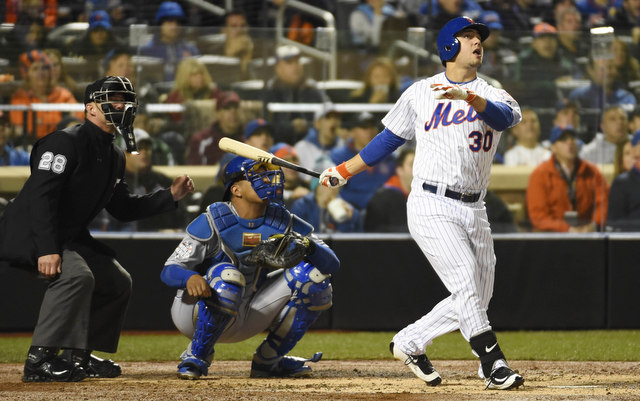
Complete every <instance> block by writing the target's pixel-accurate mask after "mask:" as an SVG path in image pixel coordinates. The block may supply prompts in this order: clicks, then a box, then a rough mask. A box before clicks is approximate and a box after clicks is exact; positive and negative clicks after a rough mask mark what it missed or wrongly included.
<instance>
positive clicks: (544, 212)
mask: <svg viewBox="0 0 640 401" xmlns="http://www.w3.org/2000/svg"><path fill="white" fill-rule="evenodd" d="M549 141H550V142H551V152H552V156H551V158H549V160H547V161H544V162H542V163H540V164H539V165H538V167H536V169H535V170H533V172H532V173H531V176H530V177H529V184H528V186H527V211H528V213H529V219H530V221H531V225H532V227H533V230H534V231H557V232H591V231H596V230H597V229H598V228H599V227H602V225H603V224H604V222H605V221H606V218H607V202H608V194H609V185H608V183H607V182H606V180H605V178H604V176H603V175H602V174H601V173H600V170H598V167H596V165H595V164H593V163H591V162H588V161H586V160H581V159H580V158H579V157H578V143H577V141H576V132H575V130H574V129H573V127H571V126H566V127H564V128H561V127H558V126H556V127H554V128H553V130H552V131H551V136H550V138H549Z"/></svg>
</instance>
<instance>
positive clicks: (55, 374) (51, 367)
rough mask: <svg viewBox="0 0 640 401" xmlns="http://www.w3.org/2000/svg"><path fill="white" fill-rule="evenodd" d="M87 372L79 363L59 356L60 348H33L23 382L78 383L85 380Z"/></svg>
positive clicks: (27, 361) (25, 368)
mask: <svg viewBox="0 0 640 401" xmlns="http://www.w3.org/2000/svg"><path fill="white" fill-rule="evenodd" d="M86 377H87V372H85V370H84V369H83V368H82V366H80V365H79V364H77V363H72V362H69V361H66V360H64V359H62V358H61V357H60V356H58V348H53V347H31V348H29V355H28V356H27V360H26V362H25V363H24V375H23V376H22V381H23V382H51V381H54V382H77V381H80V380H84V379H85V378H86Z"/></svg>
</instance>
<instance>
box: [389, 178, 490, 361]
mask: <svg viewBox="0 0 640 401" xmlns="http://www.w3.org/2000/svg"><path fill="white" fill-rule="evenodd" d="M407 220H408V223H409V231H410V232H411V235H412V237H413V238H414V240H415V241H416V243H417V244H418V246H419V247H420V249H421V250H422V252H423V253H424V254H425V256H426V257H427V259H428V260H429V263H430V264H431V266H432V267H433V269H434V270H435V272H436V274H438V277H440V279H441V280H442V283H443V284H444V285H445V287H446V288H447V290H448V291H449V292H450V293H451V295H450V296H448V297H447V298H445V299H443V300H442V301H440V302H439V303H438V304H437V305H436V306H435V307H434V308H433V309H432V310H431V311H430V312H429V313H427V314H426V315H424V316H423V317H421V318H420V319H418V320H417V321H416V322H414V323H412V324H410V325H408V326H407V327H405V328H404V329H402V330H401V331H400V332H398V333H397V334H396V335H395V336H394V338H393V341H394V343H395V344H397V346H398V347H400V349H401V350H402V351H404V352H405V353H406V354H410V355H418V354H422V353H424V352H425V349H426V347H427V346H428V345H429V344H431V343H432V341H433V339H435V338H436V337H438V336H441V335H443V334H446V333H449V332H452V331H454V330H458V329H459V330H460V332H461V333H462V336H463V337H464V338H465V340H467V341H469V339H470V338H471V337H473V336H475V335H477V334H480V333H482V332H484V331H487V330H491V326H490V324H489V319H488V317H487V308H488V306H489V301H490V300H491V296H492V294H493V282H494V276H495V264H496V257H495V253H494V250H493V238H492V237H491V230H490V228H489V220H488V218H487V211H486V209H485V207H484V202H483V201H482V200H480V201H478V202H476V203H463V202H461V201H456V200H453V199H449V198H446V197H444V196H440V195H436V194H432V193H430V192H427V191H424V190H422V189H421V188H420V189H418V188H415V186H414V188H413V189H412V191H411V194H410V196H409V200H408V202H407Z"/></svg>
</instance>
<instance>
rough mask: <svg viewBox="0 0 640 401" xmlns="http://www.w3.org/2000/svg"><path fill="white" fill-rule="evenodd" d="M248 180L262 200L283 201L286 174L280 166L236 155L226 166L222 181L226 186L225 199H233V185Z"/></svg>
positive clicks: (223, 198)
mask: <svg viewBox="0 0 640 401" xmlns="http://www.w3.org/2000/svg"><path fill="white" fill-rule="evenodd" d="M243 179H244V180H247V181H249V182H250V183H251V186H252V187H253V190H254V191H256V194H258V196H259V197H260V199H262V200H267V199H270V200H274V201H278V202H280V201H282V193H283V191H284V174H283V173H282V170H280V167H278V166H275V165H273V164H269V163H263V162H258V161H255V160H251V159H247V158H246V157H242V156H236V157H234V158H233V159H231V161H229V163H227V165H226V166H225V167H224V174H223V175H222V182H223V183H224V186H225V191H224V196H223V197H222V200H223V201H228V200H229V199H231V186H232V185H233V183H235V182H236V181H239V180H243Z"/></svg>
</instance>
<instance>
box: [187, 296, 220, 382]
mask: <svg viewBox="0 0 640 401" xmlns="http://www.w3.org/2000/svg"><path fill="white" fill-rule="evenodd" d="M196 308H197V311H198V318H197V321H196V330H195V332H194V333H193V338H192V339H191V343H190V344H189V348H187V350H186V351H185V352H184V353H183V354H182V359H183V360H187V359H193V358H196V359H198V360H200V361H201V362H203V363H205V364H206V366H208V365H209V363H210V362H211V358H212V357H213V346H214V345H215V343H216V341H218V338H220V336H221V335H222V332H223V331H224V329H225V328H226V327H227V324H228V323H229V321H230V320H231V318H232V316H231V315H229V314H227V313H223V312H217V313H216V311H213V310H211V308H209V307H208V306H207V304H206V303H205V302H204V301H203V300H200V301H198V303H197V305H196ZM204 374H205V375H206V374H207V373H206V371H204Z"/></svg>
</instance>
